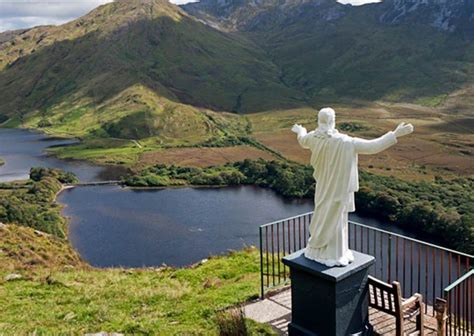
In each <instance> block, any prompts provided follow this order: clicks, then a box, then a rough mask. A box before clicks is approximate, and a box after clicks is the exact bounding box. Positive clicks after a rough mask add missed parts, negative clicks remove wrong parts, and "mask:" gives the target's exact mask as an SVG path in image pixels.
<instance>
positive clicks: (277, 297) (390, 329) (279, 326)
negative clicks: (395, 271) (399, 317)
mask: <svg viewBox="0 0 474 336" xmlns="http://www.w3.org/2000/svg"><path fill="white" fill-rule="evenodd" d="M428 311H429V314H427V315H426V316H425V323H424V326H425V335H426V336H436V335H438V334H437V320H436V318H434V317H433V316H432V314H431V313H432V312H433V307H432V306H428ZM244 312H245V316H246V317H247V318H250V319H252V320H254V321H257V322H260V323H266V324H269V325H271V326H272V327H273V328H275V329H276V330H277V331H278V332H279V333H280V334H281V335H288V324H289V323H290V322H291V290H290V288H289V286H286V287H284V288H283V289H281V290H280V291H278V292H275V293H273V294H270V295H269V296H268V297H266V298H265V299H264V300H259V301H255V302H252V303H250V304H248V305H246V306H244ZM369 321H370V324H371V325H372V326H373V327H374V332H375V334H376V335H395V317H393V316H390V315H388V314H385V313H383V312H380V311H377V310H375V309H373V308H369ZM415 327H416V326H415V321H414V320H413V321H412V320H410V321H409V322H407V324H406V332H407V333H411V332H412V331H414V330H415ZM460 335H462V333H461V334H460ZM466 335H472V334H467V333H466Z"/></svg>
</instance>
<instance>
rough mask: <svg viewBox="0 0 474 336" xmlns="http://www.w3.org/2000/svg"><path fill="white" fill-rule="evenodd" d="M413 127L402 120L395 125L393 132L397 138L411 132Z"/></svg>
mask: <svg viewBox="0 0 474 336" xmlns="http://www.w3.org/2000/svg"><path fill="white" fill-rule="evenodd" d="M413 130H414V127H413V125H412V124H405V123H404V122H402V123H401V124H400V125H398V126H397V128H396V129H395V131H394V133H395V136H396V137H397V138H399V137H402V136H405V135H408V134H411V133H413Z"/></svg>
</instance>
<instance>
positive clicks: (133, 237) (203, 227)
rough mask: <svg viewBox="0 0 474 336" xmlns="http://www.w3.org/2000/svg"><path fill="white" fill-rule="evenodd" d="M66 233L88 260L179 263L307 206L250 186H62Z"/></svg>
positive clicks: (247, 239)
mask: <svg viewBox="0 0 474 336" xmlns="http://www.w3.org/2000/svg"><path fill="white" fill-rule="evenodd" d="M59 201H60V202H61V203H64V204H67V205H68V206H67V208H66V209H65V210H64V214H65V215H66V216H69V217H71V222H70V226H69V238H70V240H71V242H72V243H73V245H74V246H75V247H76V249H77V250H78V251H79V252H80V254H81V255H82V256H83V257H84V258H85V259H86V260H87V261H89V262H90V263H91V264H92V265H95V266H100V267H108V266H127V267H139V266H156V265H161V264H163V263H165V264H168V265H173V266H182V265H187V264H190V263H194V262H196V261H199V260H201V259H204V258H207V257H208V256H210V255H216V254H221V253H223V252H226V251H228V250H231V249H241V248H242V247H244V246H245V245H257V244H258V227H259V225H261V224H264V223H267V222H270V221H274V220H277V219H280V218H284V217H288V216H293V215H297V214H300V213H303V212H307V211H310V209H311V207H312V204H311V202H308V201H288V200H285V199H283V198H282V197H279V196H278V195H276V194H275V193H274V192H272V191H270V190H265V189H261V188H257V187H250V186H247V187H235V188H234V187H233V188H198V189H193V188H183V189H167V190H149V191H146V190H140V191H139V190H131V189H122V188H120V187H116V186H107V187H86V188H76V189H70V190H66V191H64V192H63V193H62V194H61V195H60V197H59Z"/></svg>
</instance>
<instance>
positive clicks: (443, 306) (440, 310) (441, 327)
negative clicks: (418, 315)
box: [434, 298, 448, 336]
mask: <svg viewBox="0 0 474 336" xmlns="http://www.w3.org/2000/svg"><path fill="white" fill-rule="evenodd" d="M434 310H435V312H436V321H437V323H438V333H437V335H438V336H446V320H447V319H448V314H447V310H448V305H447V302H446V300H443V299H440V298H436V301H435V305H434Z"/></svg>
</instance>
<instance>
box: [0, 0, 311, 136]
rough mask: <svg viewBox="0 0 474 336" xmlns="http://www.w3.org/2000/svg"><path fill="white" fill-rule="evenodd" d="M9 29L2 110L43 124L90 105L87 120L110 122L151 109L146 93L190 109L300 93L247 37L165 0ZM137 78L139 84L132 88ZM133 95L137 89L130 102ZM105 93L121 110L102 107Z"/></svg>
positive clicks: (247, 105) (251, 103)
mask: <svg viewBox="0 0 474 336" xmlns="http://www.w3.org/2000/svg"><path fill="white" fill-rule="evenodd" d="M10 35H11V34H10ZM13 35H14V36H13V38H12V37H11V36H10V37H9V38H5V39H4V40H5V42H2V43H1V44H0V88H1V91H2V97H1V99H0V115H1V116H3V120H6V119H9V118H10V119H11V118H12V117H15V118H16V119H15V120H16V122H19V121H18V120H17V119H18V118H20V117H24V119H25V118H26V119H31V118H36V120H39V121H38V123H39V122H40V121H42V124H43V125H45V124H49V123H51V122H57V123H60V122H64V123H66V122H70V121H68V120H69V119H73V120H76V121H77V120H80V119H83V120H84V116H85V115H87V116H89V115H90V116H92V115H94V118H92V117H91V118H86V120H89V119H91V120H92V119H93V120H97V119H100V120H101V122H102V123H109V122H112V120H113V122H119V121H120V118H128V117H129V116H130V115H131V114H135V113H143V112H146V113H145V115H148V114H147V113H148V112H150V113H152V114H155V113H158V112H157V111H156V109H150V105H153V106H154V104H150V103H149V102H150V101H161V102H163V101H168V102H172V103H173V104H187V105H188V106H189V108H193V109H194V110H195V111H196V113H199V109H201V108H210V109H213V110H216V111H219V110H224V111H236V112H249V111H258V110H260V109H271V108H275V107H277V106H278V107H281V106H287V107H291V106H298V105H299V104H301V101H302V97H303V95H302V94H301V93H299V92H298V91H296V90H294V89H292V88H288V87H286V86H285V85H284V84H283V83H282V82H281V80H280V70H279V69H278V67H276V66H275V65H274V64H273V63H272V62H271V61H270V60H268V58H267V56H266V53H265V52H264V51H263V50H261V48H259V47H257V46H255V45H254V44H253V42H251V41H249V40H246V39H244V38H241V37H239V36H234V35H231V34H225V33H222V32H220V31H218V30H215V29H213V28H211V27H209V26H208V25H205V24H203V23H201V22H199V21H198V20H196V19H195V18H193V17H191V16H190V15H188V14H186V13H185V12H184V11H183V10H181V9H180V8H179V7H177V6H175V5H172V4H170V3H168V1H166V0H118V1H115V2H113V3H110V4H107V5H103V6H101V7H98V8H97V9H95V10H93V11H92V12H91V13H89V14H87V15H86V16H84V17H81V18H79V19H77V20H74V21H72V22H69V23H67V24H65V25H61V26H57V27H56V26H50V27H47V26H46V27H38V28H34V29H30V30H26V31H22V32H18V33H17V34H13ZM136 87H141V88H146V90H141V89H140V91H141V93H140V94H138V95H132V96H130V92H131V90H132V91H133V90H134V89H133V88H136ZM143 92H145V94H144V95H143V94H142V93H143ZM269 97H271V99H270V98H269ZM267 98H268V99H267ZM117 99H119V100H118V101H117ZM130 99H135V100H136V99H140V101H139V102H135V103H134V104H133V105H134V107H133V109H132V110H129V107H130V104H129V100H130ZM112 102H113V105H114V106H116V107H117V106H118V108H116V109H115V110H117V111H119V110H120V109H121V108H122V110H121V112H120V113H121V114H122V116H120V115H119V114H116V115H114V116H113V118H112V116H110V115H107V113H106V112H104V113H102V112H101V111H103V108H102V107H104V106H109V105H111V104H112ZM164 105H166V104H164ZM164 105H163V104H162V103H159V104H158V105H157V107H156V106H155V107H156V108H157V109H158V110H165V109H166V106H164ZM120 106H121V107H120ZM117 118H119V119H117ZM111 119H112V120H111ZM61 120H62V121H61ZM12 122H13V121H12ZM94 122H95V121H94ZM102 126H103V127H102V128H103V129H109V128H110V127H109V126H110V125H108V124H107V125H102ZM91 127H92V126H91ZM92 128H93V127H92ZM148 133H149V132H147V134H148Z"/></svg>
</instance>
